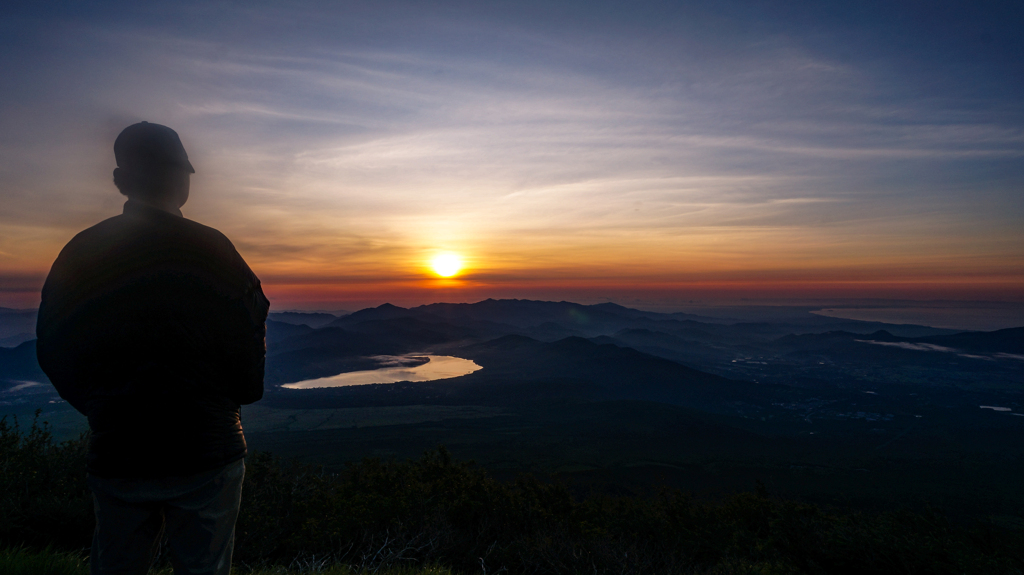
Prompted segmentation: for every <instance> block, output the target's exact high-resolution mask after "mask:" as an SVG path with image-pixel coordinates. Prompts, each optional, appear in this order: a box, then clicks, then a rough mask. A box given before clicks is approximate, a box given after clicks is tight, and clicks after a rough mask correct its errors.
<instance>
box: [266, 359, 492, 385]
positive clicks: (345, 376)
mask: <svg viewBox="0 0 1024 575" xmlns="http://www.w3.org/2000/svg"><path fill="white" fill-rule="evenodd" d="M408 357H425V358H427V359H429V360H430V361H428V362H427V363H424V364H422V365H418V366H416V367H408V366H402V365H400V366H397V367H381V368H378V369H368V370H363V371H350V372H348V373H339V374H338V375H332V376H331V377H321V378H318V379H307V380H305V381H297V382H295V383H286V384H284V385H283V386H281V387H287V388H288V389H312V388H315V387H345V386H348V385H370V384H373V383H396V382H399V381H434V380H437V379H449V378H452V377H459V376H461V375H468V374H470V373H473V372H474V371H476V370H478V369H483V368H482V367H480V366H479V365H477V364H476V363H475V362H473V361H471V360H468V359H462V358H461V357H452V356H450V355H425V354H415V355H412V356H408ZM394 359H395V360H402V359H404V358H403V357H396V358H394Z"/></svg>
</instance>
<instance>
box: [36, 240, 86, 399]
mask: <svg viewBox="0 0 1024 575" xmlns="http://www.w3.org/2000/svg"><path fill="white" fill-rule="evenodd" d="M72 251H73V250H72V247H71V245H70V244H69V245H68V246H65V248H64V250H62V251H61V253H60V255H59V256H58V257H57V260H56V261H55V262H54V263H53V266H52V267H51V268H50V273H49V275H47V277H46V283H45V284H44V285H43V293H42V301H41V302H40V304H39V313H38V315H37V317H36V338H37V342H36V357H37V359H38V361H39V367H41V368H42V370H43V372H44V373H45V374H46V376H47V377H48V378H50V383H52V384H53V386H54V387H55V388H56V389H57V393H59V394H60V396H61V397H62V398H63V399H64V400H65V401H67V402H68V403H70V404H71V406H72V407H74V408H75V409H76V410H78V411H79V412H81V413H83V414H86V415H87V413H86V402H87V400H88V398H89V390H88V389H86V388H85V385H84V382H82V381H80V378H79V377H78V369H77V367H78V363H79V359H80V356H81V355H82V354H81V351H82V350H81V349H80V348H81V345H80V343H81V342H82V341H83V340H82V339H81V338H83V337H85V334H83V333H81V331H82V330H81V329H80V328H81V323H82V319H81V318H80V317H76V314H74V313H73V312H74V311H75V308H76V302H75V301H74V294H75V291H74V290H73V289H72V288H73V286H74V285H75V284H76V277H75V276H76V272H75V268H74V266H73V265H72V264H73V262H74V260H75V259H76V258H75V257H74V255H73V254H72V253H71V252H72Z"/></svg>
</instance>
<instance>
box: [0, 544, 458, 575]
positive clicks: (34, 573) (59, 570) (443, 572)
mask: <svg viewBox="0 0 1024 575" xmlns="http://www.w3.org/2000/svg"><path fill="white" fill-rule="evenodd" d="M0 573H3V575H89V563H88V559H87V558H86V557H84V556H83V555H82V554H80V553H75V552H71V551H58V550H55V549H53V548H51V547H47V548H45V549H41V550H32V549H28V548H26V547H8V548H5V549H0ZM149 573H150V575H173V573H174V571H173V570H172V569H171V567H169V566H166V567H161V568H155V569H152V570H150V572H149ZM231 573H232V575H307V574H312V573H316V574H318V575H371V574H372V575H452V572H451V571H450V570H448V569H445V568H443V567H436V566H396V567H392V568H389V569H380V570H369V569H354V568H352V567H350V566H348V565H337V564H335V565H322V564H317V563H316V562H306V563H305V564H303V565H299V566H296V567H293V568H290V569H289V568H288V567H283V566H277V567H269V568H256V569H246V568H244V567H238V566H236V567H233V568H232V569H231Z"/></svg>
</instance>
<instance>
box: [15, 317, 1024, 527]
mask: <svg viewBox="0 0 1024 575" xmlns="http://www.w3.org/2000/svg"><path fill="white" fill-rule="evenodd" d="M816 309H817V308H811V307H797V306H791V307H763V308H758V307H756V306H749V307H747V308H744V309H743V310H719V312H718V313H714V314H709V315H697V314H687V313H655V312H648V311H641V310H637V309H631V308H627V307H622V306H619V305H615V304H610V303H608V304H599V305H580V304H574V303H569V302H542V301H528V300H485V301H481V302H478V303H474V304H431V305H424V306H419V307H415V308H410V309H405V308H401V307H397V306H393V305H388V304H385V305H382V306H379V307H376V308H368V309H363V310H360V311H357V312H354V313H350V314H326V313H303V312H283V313H272V314H271V316H270V320H269V321H268V322H267V347H268V357H267V362H266V393H265V396H264V399H263V400H262V401H261V402H259V403H257V404H255V405H252V406H246V407H243V409H242V418H243V425H244V427H245V429H246V435H247V437H248V441H249V445H250V448H251V449H254V450H262V451H270V452H273V453H276V454H280V455H283V456H286V457H295V458H299V459H300V460H303V461H307V462H312V463H317V464H322V465H324V466H326V467H327V468H328V469H341V468H342V467H343V466H344V465H345V464H346V463H347V462H350V461H355V460H360V459H362V458H365V457H381V458H385V459H386V458H398V459H405V458H416V457H419V456H420V455H421V454H422V453H423V452H424V451H427V450H430V449H433V448H435V447H437V446H438V445H444V446H445V447H447V449H449V450H450V451H451V452H452V453H453V454H454V455H455V456H456V457H458V458H460V459H472V460H474V461H476V462H477V464H478V465H480V466H482V467H484V468H486V469H487V470H489V471H490V472H492V473H493V474H495V475H496V476H497V477H500V478H513V477H515V476H516V475H517V474H520V473H524V472H528V473H532V474H535V475H536V476H538V477H541V478H544V479H545V480H553V481H563V482H566V483H568V484H569V485H571V486H572V488H573V489H575V490H578V491H580V492H587V493H590V492H598V493H611V494H630V493H633V494H641V493H651V492H653V491H655V490H657V489H659V488H661V487H664V486H667V487H672V488H679V489H682V490H685V491H689V492H692V493H694V494H695V495H697V496H700V497H710V498H715V497H720V496H723V495H727V494H729V493H733V492H739V491H751V490H754V489H757V488H761V487H763V488H764V489H767V490H768V492H770V493H775V494H779V495H781V496H785V497H787V498H794V499H798V500H806V501H810V502H815V503H825V504H840V505H847V506H855V507H861V508H873V509H884V508H891V507H893V506H909V507H923V506H937V507H939V508H942V509H944V510H946V511H948V512H949V513H951V514H952V515H959V516H970V517H979V516H987V517H990V518H991V519H992V521H995V522H997V523H1001V524H1005V525H1007V526H1014V525H1016V526H1020V525H1022V524H1024V517H1022V510H1024V495H1022V494H1021V493H1020V491H1019V489H1017V485H1019V482H1020V477H1021V475H1022V473H1024V459H1022V455H1024V453H1022V452H1024V443H1022V442H1021V441H1020V438H1021V437H1022V432H1024V394H1022V391H1024V377H1022V376H1024V328H1012V329H1003V330H997V331H969V332H964V331H957V330H949V329H937V328H931V327H927V326H920V325H906V324H886V323H879V322H870V321H857V320H847V319H841V318H834V317H827V316H825V315H821V314H816V313H812V312H814V311H815V310H816ZM733 311H735V312H736V313H731V312H733ZM19 313H20V315H19ZM0 319H3V320H4V322H5V323H4V330H5V331H4V332H3V333H2V334H0V335H3V336H4V337H8V338H15V337H16V336H17V335H18V334H19V333H26V332H31V328H30V327H26V326H29V323H27V322H29V320H31V319H34V317H33V316H32V315H31V314H26V313H23V312H16V311H14V310H7V311H5V312H4V315H3V316H2V318H0ZM19 322H21V323H19ZM23 339H25V338H23ZM9 343H16V345H12V346H10V347H4V348H0V413H4V414H13V415H18V416H19V417H21V418H25V417H31V413H32V412H33V411H34V410H35V409H37V408H42V409H43V410H44V411H43V418H44V419H46V420H47V421H49V422H50V424H51V425H52V426H53V428H54V430H55V432H56V433H57V434H58V436H61V437H65V438H66V437H72V436H75V435H77V433H79V432H80V431H82V430H84V429H85V428H86V425H85V421H84V418H82V417H81V416H79V415H78V414H77V413H75V412H74V411H73V410H71V408H70V407H69V406H68V405H67V404H66V403H63V402H62V401H61V400H60V399H59V398H58V397H57V396H56V394H55V392H54V391H53V388H52V387H51V386H49V385H48V384H47V380H46V379H45V376H44V375H43V374H42V373H41V371H40V370H39V367H38V365H37V363H36V361H35V352H34V341H32V340H28V341H22V342H20V343H19V342H17V341H11V340H9Z"/></svg>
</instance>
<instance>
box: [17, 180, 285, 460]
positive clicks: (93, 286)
mask: <svg viewBox="0 0 1024 575" xmlns="http://www.w3.org/2000/svg"><path fill="white" fill-rule="evenodd" d="M268 309H269V302H268V301H267V298H266V297H264V295H263V291H262V289H261V288H260V282H259V279H257V278H256V276H255V275H254V274H253V273H252V271H251V270H250V269H249V266H247V265H246V264H245V261H244V260H243V259H242V257H241V256H240V255H239V254H238V252H237V251H235V248H234V246H232V245H231V242H230V241H228V239H227V238H226V237H225V236H224V235H223V234H221V233H220V232H218V231H217V230H215V229H213V228H209V227H206V226H203V225H200V224H198V223H196V222H193V221H190V220H187V219H185V218H183V217H180V216H179V215H174V214H170V213H167V212H163V211H161V210H158V209H156V208H152V207H149V206H147V205H145V204H141V203H138V202H135V201H132V200H129V201H128V202H127V203H126V204H125V206H124V214H122V215H120V216H116V217H113V218H110V219H108V220H105V221H103V222H100V223H99V224H97V225H95V226H93V227H91V228H89V229H87V230H85V231H83V232H82V233H80V234H78V235H77V236H75V238H74V239H72V240H71V241H70V242H68V245H66V246H65V247H64V249H63V250H62V251H61V253H60V255H59V256H58V257H57V261H55V262H54V264H53V267H52V268H51V270H50V275H49V276H48V277H47V278H46V284H45V286H44V287H43V299H42V303H41V305H40V307H39V320H38V324H37V326H36V333H37V335H38V337H39V342H38V356H39V365H40V366H42V368H43V371H45V372H46V375H47V376H49V378H50V381H52V382H53V385H54V386H55V387H56V388H57V391H58V392H59V393H60V395H61V397H63V398H64V399H66V400H67V401H68V402H69V403H70V404H71V405H72V406H74V408H75V409H77V410H78V411H80V412H82V413H83V414H85V415H86V416H88V418H89V427H90V428H91V429H92V437H91V439H90V442H89V458H88V462H89V463H88V464H89V471H90V472H91V473H94V474H96V475H98V476H101V477H169V476H180V475H188V474H191V473H196V472H199V471H203V470H207V469H213V468H216V467H219V466H222V465H226V464H227V463H230V462H232V461H236V460H238V459H240V458H242V457H244V456H245V452H246V447H245V437H244V436H243V435H242V425H241V422H240V419H239V405H241V404H247V403H252V402H254V401H257V400H259V399H260V398H261V397H262V396H263V364H264V359H265V357H266V349H267V348H266V338H265V336H266V323H265V322H266V318H267V311H268Z"/></svg>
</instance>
